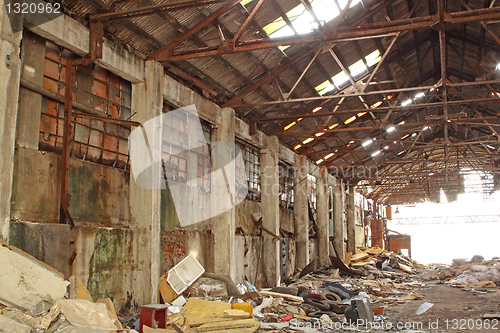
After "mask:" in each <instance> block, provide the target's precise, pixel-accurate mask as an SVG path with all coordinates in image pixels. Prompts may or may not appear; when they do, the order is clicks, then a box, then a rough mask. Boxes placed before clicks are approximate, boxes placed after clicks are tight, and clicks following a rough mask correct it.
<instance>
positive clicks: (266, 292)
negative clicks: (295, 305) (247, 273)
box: [259, 290, 304, 303]
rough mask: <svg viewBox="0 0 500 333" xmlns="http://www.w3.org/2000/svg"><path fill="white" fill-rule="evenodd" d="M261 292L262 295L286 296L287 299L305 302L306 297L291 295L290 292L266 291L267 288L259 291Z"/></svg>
mask: <svg viewBox="0 0 500 333" xmlns="http://www.w3.org/2000/svg"><path fill="white" fill-rule="evenodd" d="M259 294H261V295H262V296H271V297H280V298H284V299H286V300H289V301H293V302H299V303H302V302H304V299H303V298H302V297H299V296H293V295H289V294H281V293H275V292H272V291H265V290H261V291H259Z"/></svg>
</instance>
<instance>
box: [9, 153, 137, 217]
mask: <svg viewBox="0 0 500 333" xmlns="http://www.w3.org/2000/svg"><path fill="white" fill-rule="evenodd" d="M60 163H61V155H58V154H55V153H51V152H42V151H38V150H34V149H29V148H21V147H17V148H16V152H15V163H14V183H13V187H12V188H13V191H12V208H11V210H12V218H13V219H18V220H21V221H38V222H48V223H54V222H56V221H58V217H59V196H60V194H59V193H60V173H61V165H60ZM69 193H70V194H71V199H70V208H69V211H70V213H71V216H72V217H73V219H74V220H75V221H82V222H99V223H104V224H109V225H116V224H120V225H127V224H128V223H129V221H130V208H129V172H128V171H124V170H120V169H116V168H111V167H106V166H103V165H98V164H95V163H91V162H86V161H82V160H79V159H75V158H70V168H69Z"/></svg>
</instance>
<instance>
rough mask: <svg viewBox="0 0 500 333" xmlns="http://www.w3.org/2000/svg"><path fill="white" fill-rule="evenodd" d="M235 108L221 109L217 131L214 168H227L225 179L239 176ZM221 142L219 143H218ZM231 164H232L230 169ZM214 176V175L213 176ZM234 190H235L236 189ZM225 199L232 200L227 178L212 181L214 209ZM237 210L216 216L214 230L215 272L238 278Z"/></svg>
mask: <svg viewBox="0 0 500 333" xmlns="http://www.w3.org/2000/svg"><path fill="white" fill-rule="evenodd" d="M234 117H235V115H234V110H233V109H231V108H223V109H221V121H220V123H219V124H217V129H216V130H215V131H214V132H215V133H214V134H215V135H214V137H215V140H212V142H213V146H214V148H213V150H212V161H213V170H214V171H216V170H219V169H224V170H225V179H227V181H230V182H231V179H235V167H234V163H233V164H231V162H232V161H234V158H235V147H234V145H230V144H228V143H233V144H234V139H235V135H234V133H235V121H234ZM218 142H219V143H220V144H217V143H218ZM229 166H231V167H230V168H229ZM212 179H213V178H212ZM233 190H234V189H233ZM221 200H230V198H229V197H228V186H227V184H226V181H217V182H216V181H214V180H212V211H214V212H215V211H218V210H219V209H218V208H220V206H221ZM235 216H236V209H235V207H234V206H233V208H231V209H229V210H227V211H225V212H223V213H221V214H219V215H217V216H215V217H213V218H212V232H213V234H214V254H215V258H214V269H215V273H218V274H225V275H229V276H230V277H231V278H232V279H233V280H235V279H236V236H235V232H236V224H235V223H236V218H235Z"/></svg>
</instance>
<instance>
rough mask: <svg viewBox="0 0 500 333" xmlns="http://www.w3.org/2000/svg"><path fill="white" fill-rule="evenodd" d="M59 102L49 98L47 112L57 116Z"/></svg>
mask: <svg viewBox="0 0 500 333" xmlns="http://www.w3.org/2000/svg"><path fill="white" fill-rule="evenodd" d="M57 110H58V103H57V102H56V101H53V100H51V99H48V98H47V114H50V115H53V116H57Z"/></svg>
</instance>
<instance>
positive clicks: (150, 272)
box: [130, 61, 164, 303]
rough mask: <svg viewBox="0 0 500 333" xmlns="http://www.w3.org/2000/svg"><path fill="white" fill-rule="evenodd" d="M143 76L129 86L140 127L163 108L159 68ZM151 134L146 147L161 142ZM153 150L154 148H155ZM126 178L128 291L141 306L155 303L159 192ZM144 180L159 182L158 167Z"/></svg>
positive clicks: (152, 66) (151, 66)
mask: <svg viewBox="0 0 500 333" xmlns="http://www.w3.org/2000/svg"><path fill="white" fill-rule="evenodd" d="M144 72H145V82H144V83H138V84H133V85H132V113H134V112H137V114H136V115H135V116H134V120H135V121H138V122H141V123H144V122H146V121H148V120H150V119H153V118H154V117H157V116H160V115H161V114H162V108H163V82H164V80H163V75H164V74H163V66H162V65H161V64H160V63H158V62H155V61H147V62H146V64H145V68H144ZM159 125H160V124H159ZM153 132H154V133H147V138H148V141H149V143H150V145H152V144H153V142H161V141H160V140H161V139H160V138H161V127H160V128H158V130H157V131H156V130H155V131H153ZM158 136H159V137H158ZM150 147H151V146H150ZM155 147H158V146H157V144H155ZM151 153H152V154H153V155H154V156H152V157H153V160H156V161H158V160H160V158H161V149H151ZM131 158H133V156H132V157H131ZM130 177H131V180H130V215H131V227H132V228H133V230H134V248H135V249H136V251H135V253H134V255H135V257H134V261H135V266H136V269H134V271H133V272H132V274H134V278H133V281H134V282H133V284H134V285H133V288H132V290H134V292H136V293H137V294H138V295H134V299H138V300H140V301H143V302H144V303H148V302H156V301H157V297H158V283H159V281H160V195H161V192H160V190H159V189H148V188H143V187H140V186H138V185H137V184H136V182H135V180H134V177H133V174H132V173H131V175H130ZM148 177H151V181H152V184H155V183H157V182H159V181H160V180H161V165H160V164H159V163H156V164H154V165H153V167H152V168H151V173H150V175H149V176H148Z"/></svg>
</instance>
